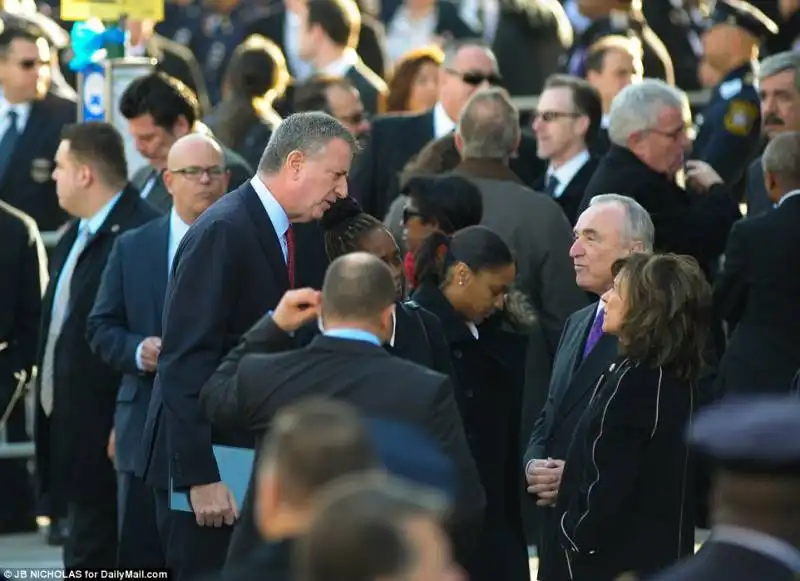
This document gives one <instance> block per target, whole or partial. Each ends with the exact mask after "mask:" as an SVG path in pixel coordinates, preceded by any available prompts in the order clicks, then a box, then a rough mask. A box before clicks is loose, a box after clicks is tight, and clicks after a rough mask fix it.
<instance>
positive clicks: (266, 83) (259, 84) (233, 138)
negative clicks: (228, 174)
mask: <svg viewBox="0 0 800 581" xmlns="http://www.w3.org/2000/svg"><path fill="white" fill-rule="evenodd" d="M225 84H226V86H227V88H228V90H229V94H228V95H226V98H225V99H223V101H222V102H221V103H220V104H219V105H217V107H216V108H215V110H214V112H213V113H212V118H213V121H212V122H211V125H212V129H213V131H214V134H215V135H216V137H217V138H218V139H219V140H220V141H221V142H222V143H224V144H225V145H227V146H228V147H230V148H231V149H237V148H238V147H239V146H240V145H241V144H242V142H243V141H244V140H245V138H246V137H247V134H248V133H249V132H250V130H251V129H252V128H253V126H254V125H257V124H259V123H262V122H264V121H266V122H268V123H269V124H275V123H276V122H277V121H278V119H277V114H276V113H274V111H273V110H272V109H271V107H272V103H273V102H274V101H275V99H277V98H278V97H281V96H283V94H284V93H285V92H286V87H287V86H288V84H289V72H288V69H287V67H286V59H285V58H284V56H283V53H282V52H281V50H280V48H279V47H278V45H276V44H275V43H274V42H272V41H271V40H269V39H268V38H265V37H263V36H260V35H255V34H254V35H251V36H249V37H248V38H247V40H245V41H244V42H243V43H242V44H240V45H239V46H238V47H236V50H235V51H234V52H233V55H232V56H231V62H230V64H229V65H228V69H227V71H226V72H225ZM265 117H269V118H265Z"/></svg>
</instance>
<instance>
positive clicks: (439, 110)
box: [433, 101, 456, 139]
mask: <svg viewBox="0 0 800 581" xmlns="http://www.w3.org/2000/svg"><path fill="white" fill-rule="evenodd" d="M455 129H456V122H455V121H453V120H452V119H450V117H449V116H448V115H447V112H446V111H445V110H444V106H443V105H442V104H441V103H440V102H439V101H437V102H436V105H434V106H433V137H434V139H439V138H440V137H444V136H445V135H447V134H448V133H452V132H453V131H455Z"/></svg>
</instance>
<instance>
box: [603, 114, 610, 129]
mask: <svg viewBox="0 0 800 581" xmlns="http://www.w3.org/2000/svg"><path fill="white" fill-rule="evenodd" d="M610 123H611V118H610V117H609V116H608V113H603V116H602V117H601V118H600V127H601V128H602V129H608V125H609V124H610Z"/></svg>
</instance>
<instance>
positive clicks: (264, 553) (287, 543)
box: [206, 539, 295, 581]
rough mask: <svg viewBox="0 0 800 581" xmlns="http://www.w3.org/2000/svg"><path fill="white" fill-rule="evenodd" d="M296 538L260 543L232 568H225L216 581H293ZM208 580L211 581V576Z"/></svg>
mask: <svg viewBox="0 0 800 581" xmlns="http://www.w3.org/2000/svg"><path fill="white" fill-rule="evenodd" d="M294 542H295V541H294V539H284V540H282V541H277V542H274V543H264V542H262V543H260V544H259V545H258V546H256V547H254V548H253V550H252V551H251V552H250V553H248V554H247V556H246V557H244V558H242V559H239V560H238V561H237V562H236V564H235V565H234V566H232V567H230V568H225V569H224V570H223V571H222V573H221V574H219V575H216V576H215V577H214V581H261V580H262V579H268V580H269V581H291V580H292V579H293V578H294V577H293V575H292V555H293V553H294ZM206 581H211V578H209V579H207V580H206Z"/></svg>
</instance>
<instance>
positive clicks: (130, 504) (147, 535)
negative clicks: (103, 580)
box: [117, 472, 166, 568]
mask: <svg viewBox="0 0 800 581" xmlns="http://www.w3.org/2000/svg"><path fill="white" fill-rule="evenodd" d="M117 521H118V523H117V524H118V527H117V528H118V530H119V547H118V548H117V567H121V568H136V567H164V566H165V565H166V562H165V559H164V551H163V550H162V548H161V542H160V540H159V536H158V525H157V524H156V505H155V498H154V496H153V491H152V490H151V489H150V487H148V486H147V485H146V484H145V483H144V482H142V479H141V478H139V477H137V476H136V475H135V474H133V473H132V472H117Z"/></svg>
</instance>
